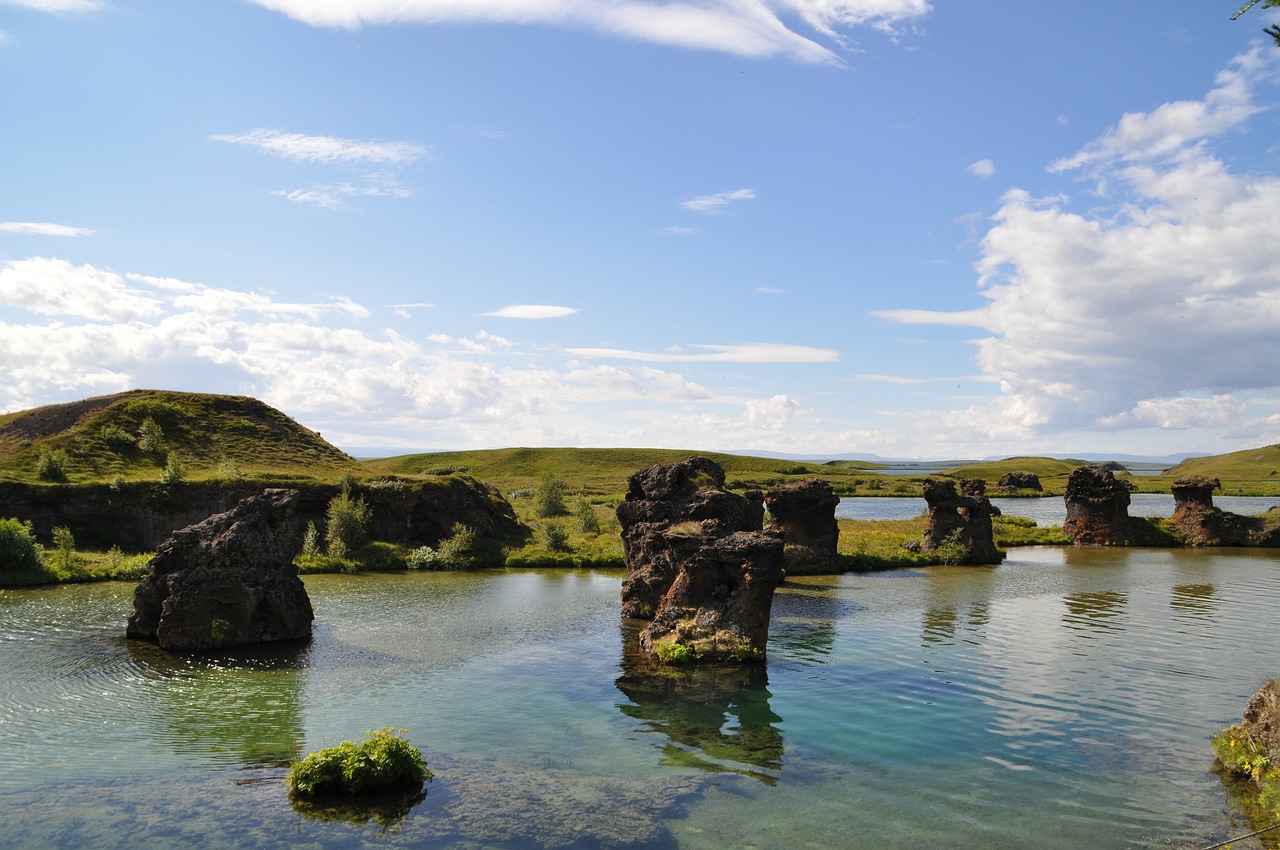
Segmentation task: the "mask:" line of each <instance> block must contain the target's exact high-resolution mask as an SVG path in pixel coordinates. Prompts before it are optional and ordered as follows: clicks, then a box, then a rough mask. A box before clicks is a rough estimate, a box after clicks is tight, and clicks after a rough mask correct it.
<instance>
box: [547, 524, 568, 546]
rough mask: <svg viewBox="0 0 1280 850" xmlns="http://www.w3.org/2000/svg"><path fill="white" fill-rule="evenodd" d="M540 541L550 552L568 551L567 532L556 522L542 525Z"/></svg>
mask: <svg viewBox="0 0 1280 850" xmlns="http://www.w3.org/2000/svg"><path fill="white" fill-rule="evenodd" d="M542 542H543V543H544V544H546V547H547V548H548V549H550V550H551V551H552V552H568V551H569V550H570V548H571V547H570V546H569V532H567V531H565V530H564V526H563V525H561V524H560V523H558V522H549V523H547V524H546V525H544V526H543V527H542Z"/></svg>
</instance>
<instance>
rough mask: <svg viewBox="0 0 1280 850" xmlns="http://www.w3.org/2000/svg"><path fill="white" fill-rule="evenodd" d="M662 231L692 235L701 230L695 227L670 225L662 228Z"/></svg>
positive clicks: (679, 234) (674, 234) (677, 234)
mask: <svg viewBox="0 0 1280 850" xmlns="http://www.w3.org/2000/svg"><path fill="white" fill-rule="evenodd" d="M662 232H663V233H670V234H672V235H673V236H694V235H695V234H698V233H701V232H702V231H701V230H699V229H698V228H696V227H679V226H676V225H672V226H671V227H664V228H662Z"/></svg>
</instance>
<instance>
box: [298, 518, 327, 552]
mask: <svg viewBox="0 0 1280 850" xmlns="http://www.w3.org/2000/svg"><path fill="white" fill-rule="evenodd" d="M298 554H300V555H302V556H303V557H307V558H314V557H315V556H316V555H320V554H322V553H321V551H320V532H319V531H318V530H317V529H316V524H315V523H314V522H308V523H307V529H306V531H304V532H302V551H301V552H299V553H298Z"/></svg>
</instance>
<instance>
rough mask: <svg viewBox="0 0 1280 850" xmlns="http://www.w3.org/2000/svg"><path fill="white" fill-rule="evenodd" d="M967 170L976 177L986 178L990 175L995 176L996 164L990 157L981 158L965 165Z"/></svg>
mask: <svg viewBox="0 0 1280 850" xmlns="http://www.w3.org/2000/svg"><path fill="white" fill-rule="evenodd" d="M965 171H968V172H969V173H970V174H972V175H974V176H975V177H981V178H983V179H986V178H988V177H993V176H995V173H996V164H995V163H994V162H992V161H991V160H989V159H980V160H978V161H977V162H973V163H970V164H969V165H967V166H965Z"/></svg>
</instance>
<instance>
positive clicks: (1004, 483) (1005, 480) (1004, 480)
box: [996, 472, 1044, 492]
mask: <svg viewBox="0 0 1280 850" xmlns="http://www.w3.org/2000/svg"><path fill="white" fill-rule="evenodd" d="M996 486H997V487H999V488H1000V489H1001V490H1036V491H1038V492H1043V491H1044V487H1043V486H1041V484H1040V476H1039V475H1036V474H1035V473H1034V472H1006V473H1005V474H1004V475H1001V476H1000V480H999V481H997V482H996Z"/></svg>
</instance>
